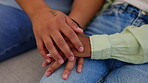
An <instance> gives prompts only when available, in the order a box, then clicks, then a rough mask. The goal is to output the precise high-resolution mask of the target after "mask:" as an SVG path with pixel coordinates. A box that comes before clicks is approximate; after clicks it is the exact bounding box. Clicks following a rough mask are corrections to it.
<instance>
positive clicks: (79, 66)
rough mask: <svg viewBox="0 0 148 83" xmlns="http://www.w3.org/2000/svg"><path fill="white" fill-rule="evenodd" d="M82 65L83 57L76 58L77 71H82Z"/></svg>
mask: <svg viewBox="0 0 148 83" xmlns="http://www.w3.org/2000/svg"><path fill="white" fill-rule="evenodd" d="M83 65H84V58H78V67H77V72H78V73H80V72H82V68H83Z"/></svg>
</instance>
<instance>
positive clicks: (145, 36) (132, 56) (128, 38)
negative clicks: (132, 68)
mask: <svg viewBox="0 0 148 83" xmlns="http://www.w3.org/2000/svg"><path fill="white" fill-rule="evenodd" d="M90 41H91V59H118V60H121V61H124V62H128V63H134V64H141V63H146V62H148V25H143V26H141V27H135V26H128V27H126V28H125V29H124V30H123V31H122V32H121V33H116V34H113V35H93V36H90Z"/></svg>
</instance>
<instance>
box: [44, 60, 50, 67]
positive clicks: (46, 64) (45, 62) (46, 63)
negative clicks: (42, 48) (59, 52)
mask: <svg viewBox="0 0 148 83" xmlns="http://www.w3.org/2000/svg"><path fill="white" fill-rule="evenodd" d="M50 63H51V62H50ZM50 63H49V62H47V61H46V60H44V62H43V63H42V67H46V66H48V65H49V64H50Z"/></svg>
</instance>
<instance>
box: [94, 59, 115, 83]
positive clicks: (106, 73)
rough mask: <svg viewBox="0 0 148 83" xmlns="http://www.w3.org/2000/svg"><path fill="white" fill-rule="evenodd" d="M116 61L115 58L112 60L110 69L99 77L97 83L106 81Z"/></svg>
mask: <svg viewBox="0 0 148 83" xmlns="http://www.w3.org/2000/svg"><path fill="white" fill-rule="evenodd" d="M114 62H115V60H113V61H112V63H111V65H110V67H109V71H107V72H105V74H104V75H103V76H102V78H100V79H98V81H97V82H96V83H104V81H105V78H106V77H107V76H108V75H109V72H110V71H111V69H112V66H113V64H114Z"/></svg>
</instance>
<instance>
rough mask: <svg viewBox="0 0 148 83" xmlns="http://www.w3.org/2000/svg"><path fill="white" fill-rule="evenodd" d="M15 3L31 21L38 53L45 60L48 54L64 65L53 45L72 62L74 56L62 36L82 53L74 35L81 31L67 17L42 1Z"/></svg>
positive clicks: (21, 0) (33, 0)
mask: <svg viewBox="0 0 148 83" xmlns="http://www.w3.org/2000/svg"><path fill="white" fill-rule="evenodd" d="M16 1H17V2H18V3H19V5H20V6H21V7H22V8H23V9H24V11H25V12H26V13H27V14H28V16H29V17H30V19H31V22H32V24H33V31H34V34H35V38H36V42H37V46H38V49H39V52H40V53H41V55H42V56H43V57H44V58H45V59H48V58H47V57H46V54H47V53H49V52H50V53H51V54H52V55H53V58H54V59H55V60H56V61H58V63H60V64H63V63H64V60H63V58H62V57H61V55H60V54H59V52H58V51H57V49H56V48H55V46H54V43H55V44H56V45H57V46H58V48H59V49H60V50H61V51H62V52H63V53H64V55H65V57H66V58H68V59H69V60H70V61H73V60H74V54H73V53H72V51H71V50H70V48H69V46H68V45H67V43H66V41H65V40H64V38H63V35H64V36H66V37H67V38H68V39H69V40H70V41H71V42H72V43H73V45H74V46H75V48H76V49H77V50H78V51H79V52H83V50H84V48H83V46H82V43H81V42H80V40H79V39H78V37H77V34H76V33H75V32H78V33H79V32H80V33H82V32H83V31H82V30H81V29H80V28H79V27H78V26H77V25H76V24H75V23H74V22H73V21H72V20H71V19H70V18H69V17H68V16H66V15H65V14H64V13H62V12H60V11H57V10H53V9H51V8H49V7H48V6H47V5H46V4H45V2H44V1H43V0H38V1H36V0H31V1H30V0H16ZM32 3H33V4H32ZM70 25H73V26H70ZM55 34H56V35H55Z"/></svg>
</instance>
